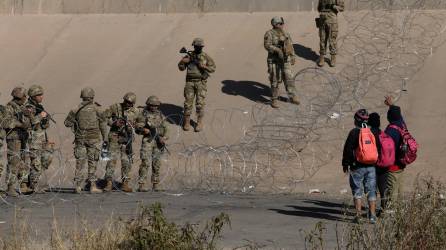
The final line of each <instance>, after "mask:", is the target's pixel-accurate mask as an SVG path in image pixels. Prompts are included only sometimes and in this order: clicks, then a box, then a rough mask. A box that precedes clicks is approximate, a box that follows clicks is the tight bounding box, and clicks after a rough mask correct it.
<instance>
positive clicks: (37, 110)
mask: <svg viewBox="0 0 446 250" xmlns="http://www.w3.org/2000/svg"><path fill="white" fill-rule="evenodd" d="M35 106H36V114H40V113H42V112H45V113H46V114H47V115H46V119H48V120H50V121H52V122H53V123H54V124H57V122H56V120H54V119H53V117H52V116H51V115H50V113H48V112H47V111H46V110H45V108H44V107H43V106H42V105H41V104H37V103H36V104H35Z"/></svg>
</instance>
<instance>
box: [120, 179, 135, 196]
mask: <svg viewBox="0 0 446 250" xmlns="http://www.w3.org/2000/svg"><path fill="white" fill-rule="evenodd" d="M121 190H122V191H123V192H126V193H131V192H133V189H132V188H131V187H130V186H129V181H128V180H125V181H123V182H122V187H121Z"/></svg>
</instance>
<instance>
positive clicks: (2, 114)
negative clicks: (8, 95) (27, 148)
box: [0, 105, 6, 179]
mask: <svg viewBox="0 0 446 250" xmlns="http://www.w3.org/2000/svg"><path fill="white" fill-rule="evenodd" d="M5 121H6V107H5V106H3V105H0V179H1V177H2V174H3V171H4V168H5V166H4V164H3V151H2V149H3V143H4V140H5V138H6V132H5V129H4V126H5V125H4V123H5Z"/></svg>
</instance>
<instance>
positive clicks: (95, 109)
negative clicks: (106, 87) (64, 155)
mask: <svg viewBox="0 0 446 250" xmlns="http://www.w3.org/2000/svg"><path fill="white" fill-rule="evenodd" d="M94 95H95V93H94V90H93V89H91V88H84V89H82V91H81V98H82V102H81V104H80V105H79V106H78V107H77V108H76V109H74V110H71V111H70V113H69V114H68V116H67V118H66V119H65V126H66V127H68V128H71V131H72V132H73V133H74V137H75V139H74V144H75V146H74V157H75V158H76V171H75V177H74V182H75V193H81V190H82V184H83V182H84V181H85V175H84V174H83V172H84V171H85V165H86V163H87V162H88V182H89V184H90V193H101V192H102V190H101V189H98V188H97V186H96V180H97V178H96V169H97V165H98V161H99V155H100V152H101V142H102V141H103V142H104V143H105V144H108V138H107V120H106V118H105V116H104V113H103V112H102V111H101V110H100V108H99V107H100V105H99V104H98V103H96V102H94V101H93V99H94Z"/></svg>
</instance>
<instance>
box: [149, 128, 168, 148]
mask: <svg viewBox="0 0 446 250" xmlns="http://www.w3.org/2000/svg"><path fill="white" fill-rule="evenodd" d="M146 128H147V129H149V130H150V135H152V136H153V139H154V140H155V142H156V146H157V147H158V148H159V149H160V150H161V151H162V152H163V151H166V152H167V153H168V154H169V155H170V151H169V149H168V148H167V146H166V143H161V140H160V135H159V133H158V128H156V127H154V126H151V125H150V124H147V126H146Z"/></svg>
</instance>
